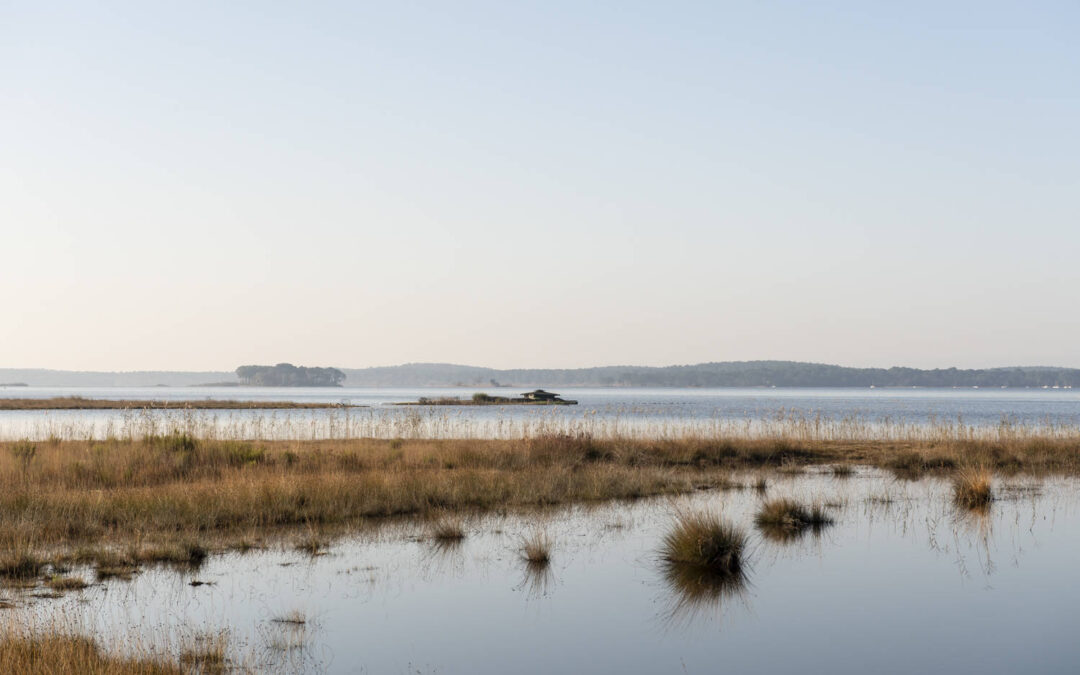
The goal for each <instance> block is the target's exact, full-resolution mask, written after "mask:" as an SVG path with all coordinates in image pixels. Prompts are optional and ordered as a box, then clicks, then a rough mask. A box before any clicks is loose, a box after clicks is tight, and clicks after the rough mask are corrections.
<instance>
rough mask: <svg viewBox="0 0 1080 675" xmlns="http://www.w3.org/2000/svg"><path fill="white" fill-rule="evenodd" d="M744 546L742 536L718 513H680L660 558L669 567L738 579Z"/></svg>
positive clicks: (666, 536) (667, 537) (739, 531)
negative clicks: (690, 569) (686, 568)
mask: <svg viewBox="0 0 1080 675" xmlns="http://www.w3.org/2000/svg"><path fill="white" fill-rule="evenodd" d="M746 545H747V538H746V533H745V532H744V531H743V530H741V529H740V528H738V527H737V526H735V525H734V524H733V523H731V522H730V521H727V520H724V519H723V518H722V517H721V516H720V515H719V514H718V513H708V512H707V513H683V514H680V515H679V516H678V517H677V518H676V520H675V526H674V527H673V528H672V529H671V531H669V532H668V533H667V534H666V535H665V536H664V542H663V557H664V560H665V561H666V562H667V563H669V564H671V565H682V566H689V567H696V568H698V569H701V570H707V571H708V572H710V573H712V574H720V575H739V574H741V573H742V570H743V562H744V561H743V556H744V554H745V553H746Z"/></svg>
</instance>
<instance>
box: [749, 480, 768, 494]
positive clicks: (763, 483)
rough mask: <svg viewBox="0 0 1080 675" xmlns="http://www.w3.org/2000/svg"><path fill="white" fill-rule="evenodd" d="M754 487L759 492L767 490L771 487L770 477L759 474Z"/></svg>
mask: <svg viewBox="0 0 1080 675" xmlns="http://www.w3.org/2000/svg"><path fill="white" fill-rule="evenodd" d="M752 487H753V488H754V490H756V491H757V492H766V491H767V490H768V489H769V479H768V478H766V477H765V476H758V477H757V478H756V479H755V480H754V482H753V485H752Z"/></svg>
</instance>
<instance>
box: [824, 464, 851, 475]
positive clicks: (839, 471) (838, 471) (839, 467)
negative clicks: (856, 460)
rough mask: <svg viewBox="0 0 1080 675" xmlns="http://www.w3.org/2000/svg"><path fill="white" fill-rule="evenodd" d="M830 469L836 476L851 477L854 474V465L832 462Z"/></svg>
mask: <svg viewBox="0 0 1080 675" xmlns="http://www.w3.org/2000/svg"><path fill="white" fill-rule="evenodd" d="M830 470H831V471H832V475H833V476H834V477H836V478H851V477H852V476H854V475H855V467H853V466H851V465H850V464H834V465H833V466H832V468H831V469H830Z"/></svg>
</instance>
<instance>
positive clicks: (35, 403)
mask: <svg viewBox="0 0 1080 675" xmlns="http://www.w3.org/2000/svg"><path fill="white" fill-rule="evenodd" d="M342 407H358V406H343V405H342V404H340V403H298V402H295V401H229V400H215V399H202V400H199V399H193V400H190V401H175V400H157V401H154V400H107V399H101V398H83V397H81V396H61V397H54V398H0V410H312V409H325V408H342Z"/></svg>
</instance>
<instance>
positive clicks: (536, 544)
mask: <svg viewBox="0 0 1080 675" xmlns="http://www.w3.org/2000/svg"><path fill="white" fill-rule="evenodd" d="M554 548H555V542H554V541H553V540H552V539H551V537H550V536H548V534H547V533H546V532H544V531H543V530H536V531H534V532H532V533H531V534H529V535H526V536H525V537H524V538H523V539H522V540H521V557H522V558H524V559H525V561H526V562H528V563H529V564H530V565H547V564H548V563H550V562H551V552H552V550H553V549H554Z"/></svg>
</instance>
